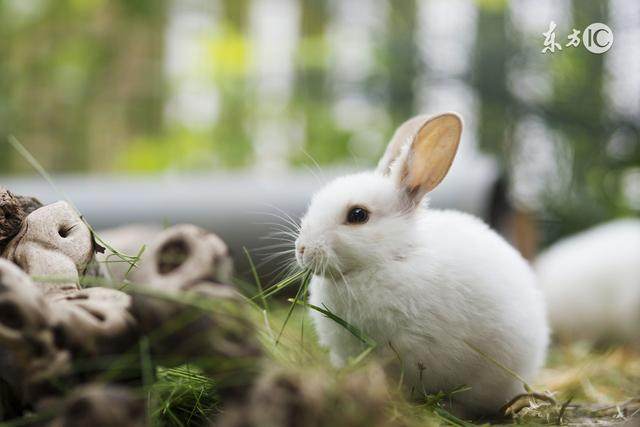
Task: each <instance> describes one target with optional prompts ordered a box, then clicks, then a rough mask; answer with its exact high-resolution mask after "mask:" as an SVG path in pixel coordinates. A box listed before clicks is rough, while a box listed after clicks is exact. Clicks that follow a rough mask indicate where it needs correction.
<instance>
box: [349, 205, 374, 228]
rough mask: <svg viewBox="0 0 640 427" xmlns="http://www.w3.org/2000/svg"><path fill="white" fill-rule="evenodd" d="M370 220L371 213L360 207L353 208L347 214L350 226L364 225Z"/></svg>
mask: <svg viewBox="0 0 640 427" xmlns="http://www.w3.org/2000/svg"><path fill="white" fill-rule="evenodd" d="M368 219H369V211H367V210H366V209H365V208H361V207H359V206H356V207H355V208H351V209H350V210H349V213H348V214H347V222H348V223H349V224H364V223H365V222H367V220H368Z"/></svg>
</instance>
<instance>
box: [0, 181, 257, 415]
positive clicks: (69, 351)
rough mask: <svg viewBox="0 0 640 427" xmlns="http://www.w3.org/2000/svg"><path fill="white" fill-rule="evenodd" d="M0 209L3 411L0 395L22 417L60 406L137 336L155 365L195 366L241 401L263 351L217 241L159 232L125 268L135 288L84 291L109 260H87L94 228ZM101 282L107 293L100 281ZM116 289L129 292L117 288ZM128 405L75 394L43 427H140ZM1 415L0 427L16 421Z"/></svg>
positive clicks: (0, 202)
mask: <svg viewBox="0 0 640 427" xmlns="http://www.w3.org/2000/svg"><path fill="white" fill-rule="evenodd" d="M0 208H1V210H0V212H1V213H2V216H1V217H0V255H1V256H2V257H3V258H4V259H2V258H0V393H2V398H3V401H5V402H6V401H7V398H6V396H5V394H6V391H7V390H6V389H7V387H8V389H9V394H10V396H9V398H10V400H12V401H15V402H17V403H16V405H19V406H21V407H31V408H35V409H36V410H41V409H42V408H44V407H47V405H48V404H49V403H50V402H56V401H58V402H60V398H59V397H58V398H56V396H59V395H60V393H61V390H62V389H61V388H59V387H58V386H59V385H60V384H67V385H73V384H82V383H84V382H87V381H92V379H93V378H95V376H96V375H95V374H100V373H101V372H104V371H105V370H108V369H109V366H108V361H109V360H112V358H111V359H110V357H111V356H114V357H118V356H120V355H122V354H124V353H126V352H128V351H129V350H136V351H137V345H138V342H139V340H140V338H142V337H145V338H146V342H147V343H148V349H149V350H150V355H151V356H152V357H153V358H154V363H156V364H163V365H164V366H171V365H174V364H182V363H185V362H186V361H190V362H201V367H202V368H203V369H204V371H205V372H207V373H209V374H211V375H212V376H213V377H214V378H215V379H216V380H217V381H218V383H217V386H218V389H219V392H220V393H226V395H227V396H230V395H231V396H232V395H235V394H236V393H240V392H242V391H246V387H247V386H248V385H249V384H251V382H252V379H253V378H254V375H255V368H256V367H257V363H256V362H257V358H258V357H260V356H261V349H260V346H259V344H258V342H257V340H256V337H255V333H254V328H253V324H252V323H251V322H250V321H249V320H248V319H247V316H246V312H245V311H246V302H245V301H244V300H243V298H242V297H241V296H240V294H239V293H238V292H237V291H236V290H235V289H234V288H233V287H232V286H230V285H228V284H225V283H229V282H230V280H231V274H232V262H231V258H230V257H229V253H228V250H227V246H226V245H225V243H224V242H223V241H222V240H221V239H220V238H218V237H217V236H216V235H215V234H212V233H209V232H207V231H205V230H202V229H200V228H197V227H195V226H191V225H180V226H175V227H171V228H169V229H167V230H164V231H158V232H157V233H156V235H155V236H154V238H153V239H152V241H151V242H150V244H149V249H148V250H147V251H146V253H145V256H144V258H143V259H141V260H139V263H140V268H139V269H133V272H134V275H133V276H132V277H135V279H136V280H135V282H139V283H133V281H132V280H131V279H129V280H127V281H124V282H123V281H120V282H112V283H111V285H112V286H111V287H89V288H83V287H82V286H81V279H82V278H84V277H86V276H87V275H88V274H95V273H94V270H95V271H100V269H94V268H93V267H91V266H92V265H93V266H95V265H96V264H97V263H96V261H108V257H109V254H104V255H101V256H100V257H96V253H95V249H96V247H97V245H96V244H95V242H94V240H93V236H92V233H91V230H90V229H89V227H88V226H87V225H86V224H85V222H84V220H83V219H82V218H81V217H80V216H79V215H78V214H77V212H76V211H75V209H74V208H73V207H72V206H70V205H69V204H68V203H66V202H57V203H54V204H51V205H47V206H40V204H39V202H37V201H36V200H35V199H30V198H23V197H20V196H14V195H13V194H11V193H10V192H8V191H6V190H4V189H0ZM126 269H127V270H129V266H127V267H126ZM101 279H102V281H103V282H106V284H107V285H109V283H108V279H109V277H108V275H107V276H106V277H102V278H101ZM98 283H100V282H98ZM123 286H126V287H127V290H128V291H130V292H129V293H125V292H123V291H121V290H119V288H121V287H123ZM105 357H106V358H105ZM133 360H134V362H133V365H135V367H133V368H128V367H124V368H122V367H121V366H120V367H119V368H122V369H123V371H124V372H125V373H124V376H123V377H118V376H117V375H115V376H112V377H111V378H112V381H113V380H120V379H126V380H131V379H133V380H136V378H139V375H140V372H139V362H138V361H137V357H135V358H133ZM98 361H101V363H102V362H104V361H106V362H107V364H106V366H105V365H104V363H103V364H102V365H101V364H100V363H98ZM78 362H81V364H82V367H81V368H79V367H78ZM92 363H93V364H92ZM127 369H129V370H127ZM243 373H244V374H245V375H243ZM131 375H133V377H132V376H131ZM54 384H55V385H56V386H54ZM133 402H137V401H136V399H133V398H132V396H131V395H130V394H129V392H127V391H123V390H121V389H115V388H112V387H111V386H100V387H98V386H88V387H80V388H78V389H77V390H76V392H74V393H72V394H71V395H70V396H68V397H66V398H65V400H64V404H63V405H62V406H58V409H60V408H62V413H61V414H60V415H59V416H58V417H57V418H56V419H55V420H54V421H53V422H52V424H51V425H52V426H58V425H74V423H75V425H87V424H93V425H98V426H99V425H114V424H122V425H131V423H132V422H137V421H138V420H141V421H140V422H141V423H144V416H143V415H141V414H144V410H142V412H140V411H139V405H138V404H137V403H135V404H134V403H133ZM0 403H1V402H0ZM0 406H2V405H0ZM5 409H6V408H0V420H1V419H3V418H6V417H7V416H16V415H18V414H19V413H20V411H19V410H15V411H14V410H13V409H14V408H9V409H10V410H9V411H7V410H5ZM143 409H144V408H143ZM3 411H4V412H3Z"/></svg>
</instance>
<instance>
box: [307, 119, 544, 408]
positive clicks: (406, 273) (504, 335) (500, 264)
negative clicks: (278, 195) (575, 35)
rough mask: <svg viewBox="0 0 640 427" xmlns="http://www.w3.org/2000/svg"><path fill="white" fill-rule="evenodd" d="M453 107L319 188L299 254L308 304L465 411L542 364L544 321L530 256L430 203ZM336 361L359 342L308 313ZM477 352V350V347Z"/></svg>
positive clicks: (447, 157) (455, 131) (415, 122)
mask: <svg viewBox="0 0 640 427" xmlns="http://www.w3.org/2000/svg"><path fill="white" fill-rule="evenodd" d="M461 132H462V122H461V120H460V118H459V117H458V115H456V114H453V113H445V114H442V115H438V116H436V117H433V118H428V117H426V116H418V117H415V118H413V119H411V120H409V121H407V122H405V123H404V124H403V125H402V126H401V127H400V128H398V130H397V131H396V133H395V135H394V137H393V139H392V141H391V143H390V144H389V147H388V148H387V151H386V153H385V154H384V156H383V157H382V159H381V160H380V163H379V165H378V168H377V170H376V171H372V172H364V173H358V174H354V175H349V176H344V177H341V178H338V179H336V180H334V181H333V182H331V183H329V184H328V185H327V186H326V187H324V188H323V189H321V190H320V191H319V192H318V193H317V194H315V195H314V196H313V198H312V200H311V203H310V206H309V209H308V211H307V213H306V215H305V216H304V218H303V219H302V222H301V229H300V233H299V236H298V238H297V240H296V259H297V261H298V263H299V265H300V266H301V267H303V268H309V269H312V270H313V271H314V275H313V277H312V280H311V282H310V293H311V296H310V303H312V304H314V305H316V306H320V307H323V306H326V307H327V309H329V310H330V311H331V312H333V313H334V314H336V315H337V316H339V317H341V318H342V319H344V320H346V321H347V322H348V323H350V324H351V325H353V326H355V327H357V328H359V329H360V330H362V331H363V332H364V333H365V334H366V335H368V336H369V337H371V338H373V339H374V340H375V341H376V342H377V343H378V351H381V352H386V353H387V354H392V353H390V349H391V350H392V351H393V354H396V356H397V357H396V360H398V359H400V360H401V362H402V363H401V365H402V371H403V374H404V375H403V377H404V382H405V384H407V385H408V386H409V387H410V389H412V390H413V391H414V392H437V391H445V392H446V391H452V390H454V389H456V388H459V387H460V386H463V385H466V386H468V387H471V389H470V390H469V391H464V392H459V393H456V394H454V395H453V403H452V405H453V406H454V407H457V408H458V410H461V411H464V412H463V413H464V414H465V415H479V414H485V413H494V412H497V411H498V409H499V408H500V407H501V406H502V405H503V404H504V403H506V402H507V401H508V400H509V399H510V398H512V397H514V396H515V395H517V394H519V393H522V392H523V391H524V390H523V385H522V384H521V383H520V382H519V381H518V380H516V379H515V378H514V377H513V376H511V375H509V374H508V373H507V372H506V370H505V369H504V368H500V367H498V366H497V364H496V363H495V362H498V363H499V364H501V365H502V366H503V367H507V368H509V369H510V370H512V371H514V372H516V373H517V374H519V375H520V376H521V377H523V378H525V379H526V380H529V379H531V378H532V377H533V376H534V375H535V374H536V371H537V370H538V369H539V368H540V367H541V365H542V364H543V362H544V359H545V354H546V349H547V343H548V328H547V321H546V315H545V308H544V302H543V298H542V294H541V293H540V292H539V290H538V289H537V287H536V283H535V279H534V275H533V273H532V271H531V269H530V267H529V265H528V264H527V262H526V261H525V260H524V259H523V258H522V257H521V256H520V254H519V253H518V252H517V251H516V250H514V249H513V248H512V247H511V246H509V244H508V243H507V242H506V241H505V240H503V239H502V238H501V237H500V236H499V235H498V234H497V233H495V232H494V231H492V230H491V229H490V228H489V227H488V226H486V225H485V224H484V223H483V222H482V221H481V220H479V219H477V218H475V217H472V216H470V215H468V214H464V213H461V212H455V211H438V210H431V209H427V208H426V206H425V204H423V201H424V199H425V195H426V194H427V193H428V192H429V191H431V190H432V189H433V188H435V187H436V186H437V185H438V184H439V183H440V181H441V180H442V179H443V178H444V176H445V174H446V173H447V171H448V170H449V167H450V166H451V163H452V162H453V158H454V156H455V153H456V150H457V146H458V143H459V140H460V135H461ZM312 316H313V319H314V323H315V327H316V329H317V333H318V335H319V339H320V343H321V344H322V345H323V346H326V347H328V348H329V349H330V356H331V360H332V362H333V363H334V364H336V365H338V366H339V365H342V364H344V363H345V362H346V361H347V359H348V358H350V357H354V356H357V355H358V354H360V352H361V351H362V350H363V349H364V347H363V345H362V344H361V343H360V341H358V340H357V339H356V338H355V337H354V335H352V334H351V333H350V332H349V331H347V330H346V329H345V328H343V327H342V326H341V325H339V324H338V323H336V322H334V321H333V320H331V319H329V318H327V317H325V316H323V315H322V314H319V313H318V312H316V311H312ZM480 353H482V354H480Z"/></svg>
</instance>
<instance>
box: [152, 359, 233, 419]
mask: <svg viewBox="0 0 640 427" xmlns="http://www.w3.org/2000/svg"><path fill="white" fill-rule="evenodd" d="M149 397H150V402H151V410H150V412H149V415H150V419H151V422H152V424H153V425H157V426H189V425H210V424H211V422H212V421H213V419H214V418H215V416H216V414H218V413H219V412H220V399H219V396H218V394H217V391H216V387H215V383H214V382H213V381H212V380H211V378H209V377H207V376H206V375H204V374H202V372H200V371H199V370H198V368H197V367H194V366H190V365H184V366H180V367H177V368H171V369H165V368H159V369H158V373H157V380H156V381H155V383H154V384H153V385H151V387H150V388H149Z"/></svg>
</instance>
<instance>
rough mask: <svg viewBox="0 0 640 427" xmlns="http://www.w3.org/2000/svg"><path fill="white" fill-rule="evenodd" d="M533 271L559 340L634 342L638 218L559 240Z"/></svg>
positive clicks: (638, 339)
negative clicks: (545, 299)
mask: <svg viewBox="0 0 640 427" xmlns="http://www.w3.org/2000/svg"><path fill="white" fill-rule="evenodd" d="M535 270H536V272H537V274H538V277H539V281H540V285H541V287H542V289H543V291H544V293H545V295H546V297H547V301H548V305H549V320H550V321H551V325H552V326H553V331H554V333H555V334H557V335H558V337H559V338H561V339H565V340H566V339H587V340H591V341H622V342H635V343H638V344H640V329H639V328H638V325H640V219H632V218H628V219H620V220H617V221H612V222H609V223H606V224H602V225H599V226H596V227H594V228H591V229H589V230H587V231H584V232H582V233H579V234H576V235H574V236H571V237H568V238H566V239H563V240H560V241H559V242H557V243H555V244H554V245H552V246H551V247H549V249H547V250H546V251H545V252H543V253H542V254H540V256H539V257H538V258H537V260H536V262H535Z"/></svg>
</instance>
